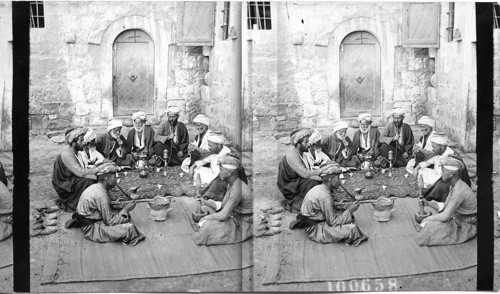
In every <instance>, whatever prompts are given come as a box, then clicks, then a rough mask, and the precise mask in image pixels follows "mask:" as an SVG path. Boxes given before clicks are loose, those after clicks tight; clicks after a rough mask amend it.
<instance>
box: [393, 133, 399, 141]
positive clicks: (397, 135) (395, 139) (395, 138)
mask: <svg viewBox="0 0 500 294" xmlns="http://www.w3.org/2000/svg"><path fill="white" fill-rule="evenodd" d="M398 140H399V133H397V134H396V135H395V136H394V137H392V141H398Z"/></svg>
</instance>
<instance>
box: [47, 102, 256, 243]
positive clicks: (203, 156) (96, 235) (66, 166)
mask: <svg viewBox="0 0 500 294" xmlns="http://www.w3.org/2000/svg"><path fill="white" fill-rule="evenodd" d="M166 114H167V118H168V119H167V120H166V121H163V122H161V123H160V125H159V127H158V130H157V131H156V132H155V131H154V130H153V129H152V127H151V126H150V125H146V122H147V116H146V114H145V113H144V112H137V113H134V114H133V115H132V120H133V129H131V130H130V131H129V132H128V134H127V139H125V138H124V136H123V135H122V134H121V129H122V127H123V124H122V122H121V120H117V119H111V120H109V122H108V126H107V132H106V133H103V134H99V135H96V134H95V132H94V131H93V130H92V129H91V128H75V129H70V130H68V131H67V132H66V141H67V143H68V144H69V146H68V148H66V149H65V150H63V151H62V152H61V154H60V155H59V156H58V157H57V159H56V160H55V162H54V172H53V178H52V185H53V187H54V189H55V190H56V192H57V194H58V195H59V199H58V201H57V203H58V205H59V207H60V208H61V209H63V210H65V211H66V212H73V215H72V219H71V220H70V221H68V223H67V224H66V227H67V228H71V227H77V228H81V230H82V232H83V233H84V236H85V238H86V239H89V240H91V241H94V242H114V241H121V242H123V243H125V244H132V245H135V244H137V243H138V242H139V241H141V240H143V239H145V236H144V235H143V234H142V233H141V232H140V231H139V230H138V229H137V228H136V227H135V226H134V225H133V224H131V223H130V212H131V211H132V210H133V209H134V208H135V204H132V203H129V204H126V205H125V206H124V207H123V209H121V211H119V212H115V211H113V210H112V209H111V206H110V202H111V201H110V197H109V191H110V190H111V189H113V188H114V187H115V186H116V183H117V179H116V172H118V171H120V170H122V169H123V168H124V167H131V168H134V167H135V161H136V160H137V159H138V158H139V157H142V158H145V159H146V160H149V163H150V164H152V165H157V166H159V165H162V166H163V165H164V162H165V160H166V163H167V164H168V165H169V166H179V165H180V166H181V169H182V170H183V171H185V172H186V173H188V174H189V176H190V177H191V178H192V179H197V178H200V179H201V183H202V185H203V186H204V188H203V191H202V196H203V198H204V199H203V204H204V205H205V208H206V210H210V211H211V212H212V214H210V215H208V216H205V217H204V218H202V219H201V220H200V222H199V223H198V224H197V225H196V231H197V232H196V235H197V237H196V242H197V243H198V244H200V245H202V244H204V245H212V244H230V243H237V242H242V241H244V240H246V239H248V238H250V237H251V236H252V232H251V223H252V216H251V211H252V206H251V205H252V193H251V192H250V189H251V188H250V187H249V186H248V181H247V179H246V175H245V171H244V169H243V165H242V164H241V160H240V158H239V156H238V155H237V154H236V153H235V152H232V151H231V149H229V148H228V147H227V146H225V145H224V144H225V141H226V140H225V137H224V136H223V135H222V133H220V132H214V131H211V130H210V129H209V125H210V121H209V118H208V117H207V116H205V115H203V114H199V115H197V116H196V117H195V118H194V119H193V123H194V124H195V125H196V130H197V134H196V136H195V139H194V141H192V142H190V141H189V133H188V131H187V128H186V126H185V125H184V124H183V123H182V122H180V121H178V118H179V114H180V109H179V108H178V107H175V106H174V107H169V108H168V109H167V110H166ZM165 150H168V151H167V152H164V151H165ZM164 153H167V154H168V158H164ZM168 185H169V183H165V186H167V187H168ZM167 190H170V189H168V188H167ZM184 192H185V191H184ZM173 194H175V193H173ZM184 195H188V196H192V195H193V193H184ZM174 196H181V194H177V195H174Z"/></svg>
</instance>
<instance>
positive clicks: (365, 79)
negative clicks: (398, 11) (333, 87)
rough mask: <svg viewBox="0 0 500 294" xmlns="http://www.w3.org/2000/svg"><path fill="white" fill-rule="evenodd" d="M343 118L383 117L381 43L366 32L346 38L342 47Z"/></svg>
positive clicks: (341, 104)
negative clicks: (381, 108)
mask: <svg viewBox="0 0 500 294" xmlns="http://www.w3.org/2000/svg"><path fill="white" fill-rule="evenodd" d="M339 76H340V115H341V117H356V116H357V115H358V114H360V113H363V112H369V113H371V114H372V115H380V104H381V103H382V99H381V97H382V96H381V91H380V43H379V42H378V40H377V38H375V36H373V35H372V34H370V33H368V32H365V31H358V32H353V33H351V34H349V35H347V36H346V37H345V38H344V40H342V43H341V45H340V75H339Z"/></svg>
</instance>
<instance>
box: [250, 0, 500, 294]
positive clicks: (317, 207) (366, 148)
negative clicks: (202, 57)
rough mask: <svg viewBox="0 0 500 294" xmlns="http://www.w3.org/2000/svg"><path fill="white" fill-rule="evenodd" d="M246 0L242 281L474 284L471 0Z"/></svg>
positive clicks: (361, 286) (429, 286)
mask: <svg viewBox="0 0 500 294" xmlns="http://www.w3.org/2000/svg"><path fill="white" fill-rule="evenodd" d="M246 6H247V7H246V8H247V11H246V16H247V18H246V23H243V28H242V30H243V36H244V40H243V44H242V51H243V56H244V58H243V61H242V63H243V67H242V68H243V81H242V84H243V91H244V93H243V96H244V97H246V98H247V99H246V100H245V101H250V102H249V103H251V110H252V114H253V116H252V117H253V124H252V133H253V144H252V148H253V189H254V195H255V197H254V236H255V238H254V246H253V256H254V289H253V290H254V291H266V292H268V291H342V292H344V291H394V290H398V291H412V290H420V291H423V290H427V291H429V290H449V291H455V290H475V289H476V282H477V278H476V271H477V237H476V235H477V179H476V118H477V117H476V100H477V86H476V80H477V76H476V74H477V70H476V12H475V3H472V2H471V3H465V2H440V3H438V2H427V3H411V2H405V3H398V2H390V3H389V2H387V3H383V2H382V3H379V2H377V3H375V2H356V3H353V2H247V3H246ZM492 9H493V7H492ZM244 13H245V12H244ZM245 103H247V102H245ZM245 109H246V108H245ZM497 140H498V139H497Z"/></svg>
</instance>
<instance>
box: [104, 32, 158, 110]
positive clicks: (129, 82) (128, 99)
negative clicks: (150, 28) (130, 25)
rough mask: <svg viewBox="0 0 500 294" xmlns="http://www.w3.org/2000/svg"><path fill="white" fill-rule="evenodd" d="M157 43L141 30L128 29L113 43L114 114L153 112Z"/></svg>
mask: <svg viewBox="0 0 500 294" xmlns="http://www.w3.org/2000/svg"><path fill="white" fill-rule="evenodd" d="M154 62H155V46H154V42H153V40H152V39H151V37H150V36H149V35H148V34H147V33H146V32H144V31H141V30H127V31H124V32H122V33H121V34H120V35H118V37H116V39H115V41H114V43H113V112H114V113H113V114H114V115H115V116H118V115H131V114H132V113H133V112H136V111H139V110H142V111H145V112H146V113H148V114H153V101H154Z"/></svg>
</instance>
